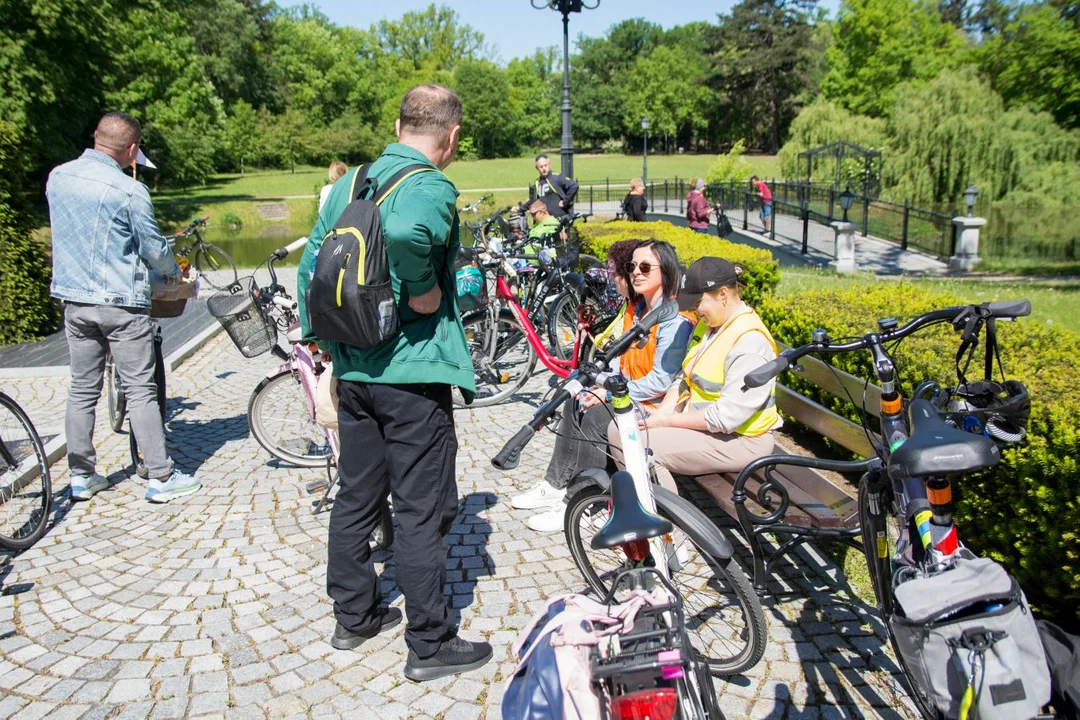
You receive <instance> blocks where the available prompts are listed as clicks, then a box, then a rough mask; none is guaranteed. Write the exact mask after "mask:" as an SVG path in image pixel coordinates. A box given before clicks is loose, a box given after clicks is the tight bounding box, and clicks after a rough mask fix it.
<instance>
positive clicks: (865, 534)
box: [858, 475, 943, 720]
mask: <svg viewBox="0 0 1080 720" xmlns="http://www.w3.org/2000/svg"><path fill="white" fill-rule="evenodd" d="M870 495H871V492H870V482H869V480H868V475H863V477H862V478H861V479H860V480H859V498H858V503H859V527H860V528H861V532H862V544H863V554H864V555H865V556H866V565H867V569H868V570H869V572H870V584H871V585H872V586H873V588H874V597H875V599H876V600H877V610H878V615H879V616H880V617H881V622H882V624H884V626H885V632H886V633H887V634H888V636H889V645H891V646H892V650H893V655H895V656H896V662H897V665H899V667H900V672H901V673H903V675H904V682H905V683H906V684H907V693H908V697H909V698H911V701H912V703H914V705H915V708H916V710H918V712H919V714H920V715H921V716H922V717H923V718H924V720H939V719H942V717H943V716H942V715H941V714H940V713H938V711H937V708H936V707H934V705H933V703H932V702H931V701H930V699H929V698H927V697H926V696H925V695H924V694H923V693H922V692H921V691H920V690H919V689H918V685H916V684H915V683H914V682H912V680H911V671H910V670H909V669H908V666H907V663H906V662H905V661H904V656H903V655H902V654H901V653H900V648H899V646H898V645H897V643H896V636H895V635H894V634H893V631H892V626H891V625H890V624H889V616H890V615H891V614H892V553H891V548H893V547H895V543H896V535H897V534H898V533H899V532H901V530H900V526H899V524H898V523H897V522H896V516H895V515H893V514H892V513H890V512H889V511H888V510H887V509H885V508H881V507H880V506H879V512H878V513H877V514H875V513H873V512H872V511H871V507H870ZM883 502H884V501H883ZM890 521H891V522H893V527H891V528H890ZM879 533H881V535H879ZM879 542H884V551H885V553H884V555H885V556H884V557H881V553H880V552H878V550H877V548H878V543H879Z"/></svg>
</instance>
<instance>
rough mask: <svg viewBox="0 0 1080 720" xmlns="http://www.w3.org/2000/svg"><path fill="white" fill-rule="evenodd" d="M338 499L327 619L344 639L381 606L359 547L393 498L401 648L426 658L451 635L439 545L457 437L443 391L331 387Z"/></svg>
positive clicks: (448, 511) (453, 499)
mask: <svg viewBox="0 0 1080 720" xmlns="http://www.w3.org/2000/svg"><path fill="white" fill-rule="evenodd" d="M338 399H339V404H338V425H339V428H338V433H339V436H340V438H341V457H340V458H339V461H338V472H339V482H340V486H339V487H338V491H337V497H336V498H335V500H334V505H333V508H332V509H331V511H330V538H329V559H328V566H327V571H326V589H327V592H328V593H329V595H330V598H331V599H332V600H333V601H334V615H335V616H336V617H337V620H338V622H340V623H341V624H342V625H343V626H344V627H345V628H346V629H348V630H351V631H353V632H360V631H364V630H370V629H373V628H374V627H375V626H376V625H377V623H378V620H377V616H376V611H377V609H378V607H379V603H380V601H381V600H382V593H381V592H380V589H379V578H378V577H377V576H376V574H375V567H374V564H373V563H372V561H371V550H370V548H369V546H368V539H369V537H370V535H371V533H372V531H373V530H374V529H375V526H376V524H377V523H378V521H379V511H380V506H381V504H382V502H383V499H384V498H385V497H386V494H387V490H389V491H390V492H391V493H392V496H393V499H394V515H395V516H396V518H397V523H398V527H397V528H396V533H395V535H394V545H393V550H394V559H395V561H396V565H397V575H396V577H397V585H398V587H399V588H400V589H401V592H402V594H403V595H404V596H405V615H406V618H407V619H408V627H407V629H406V631H405V641H406V643H408V645H409V648H410V649H412V650H413V651H414V652H415V653H416V654H417V655H418V656H419V657H421V658H426V657H430V656H431V655H434V654H435V653H436V652H437V651H438V649H439V647H440V645H441V644H442V643H443V641H444V640H448V639H449V638H451V637H452V636H453V635H454V633H455V632H456V630H455V628H454V626H453V623H452V622H451V621H450V613H449V610H448V606H447V600H446V598H445V596H444V595H443V585H444V583H445V581H446V544H445V542H444V540H443V538H444V537H445V535H446V533H447V532H448V531H449V529H450V526H451V524H452V523H453V522H454V518H455V517H456V516H457V480H456V472H455V467H454V465H455V460H456V458H457V436H456V434H455V432H454V419H453V405H452V403H451V397H450V386H449V385H441V384H423V385H378V384H373V383H356V382H348V381H344V380H343V381H341V383H339V385H338Z"/></svg>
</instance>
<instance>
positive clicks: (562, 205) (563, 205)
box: [559, 200, 566, 208]
mask: <svg viewBox="0 0 1080 720" xmlns="http://www.w3.org/2000/svg"><path fill="white" fill-rule="evenodd" d="M559 207H561V208H564V207H566V203H564V202H563V201H562V200H560V201H559Z"/></svg>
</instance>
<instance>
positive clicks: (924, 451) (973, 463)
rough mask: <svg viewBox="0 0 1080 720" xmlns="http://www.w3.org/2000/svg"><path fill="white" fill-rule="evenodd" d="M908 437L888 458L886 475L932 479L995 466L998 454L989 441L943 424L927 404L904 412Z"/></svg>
mask: <svg viewBox="0 0 1080 720" xmlns="http://www.w3.org/2000/svg"><path fill="white" fill-rule="evenodd" d="M908 416H909V418H910V419H911V437H910V438H908V439H907V440H906V441H905V442H904V444H903V445H901V446H900V447H899V448H898V449H897V450H896V452H894V453H893V454H892V455H891V456H890V457H889V475H890V476H891V477H893V478H898V477H916V476H918V477H933V476H941V475H949V474H951V473H965V472H971V471H972V470H979V469H980V468H985V467H990V466H991V465H996V464H997V462H998V461H999V460H1000V459H1001V453H1000V451H999V450H998V447H997V445H996V444H995V443H994V441H993V440H991V439H990V438H988V437H986V436H984V435H975V434H972V433H969V432H965V431H963V430H957V429H956V428H954V427H952V426H951V425H949V424H947V423H946V422H945V421H944V420H943V419H942V418H941V415H939V414H938V411H937V410H936V409H935V408H934V406H933V405H931V404H930V402H929V401H928V400H915V401H914V402H912V403H911V407H910V409H909V410H908Z"/></svg>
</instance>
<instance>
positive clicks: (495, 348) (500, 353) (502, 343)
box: [453, 310, 536, 408]
mask: <svg viewBox="0 0 1080 720" xmlns="http://www.w3.org/2000/svg"><path fill="white" fill-rule="evenodd" d="M462 324H463V325H464V326H465V339H466V340H467V341H468V343H469V353H470V354H471V355H472V362H473V372H474V377H475V379H476V398H475V399H474V400H473V401H472V404H471V405H465V404H464V403H465V401H464V398H463V397H462V396H461V393H460V391H458V390H457V389H455V390H454V393H453V396H454V404H455V405H458V406H464V407H474V408H477V407H487V406H488V405H495V404H497V403H500V402H502V401H503V400H505V399H507V398H508V397H510V396H511V395H513V394H514V393H515V392H517V391H518V389H519V388H520V387H521V386H522V385H524V384H525V383H526V381H527V380H528V379H529V377H530V376H531V375H532V372H533V368H535V367H536V351H535V350H533V348H532V345H530V344H529V340H528V338H527V337H526V335H525V329H524V328H523V327H521V324H520V323H518V321H517V320H516V319H515V318H514V316H513V315H512V314H511V313H510V312H509V311H508V310H504V311H503V312H502V313H500V314H499V318H498V320H497V325H496V328H495V333H494V338H493V337H492V332H491V329H492V328H491V316H490V315H489V314H488V312H487V311H484V312H479V313H476V314H475V315H472V316H470V317H467V318H465V320H464V321H463V323H462Z"/></svg>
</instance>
